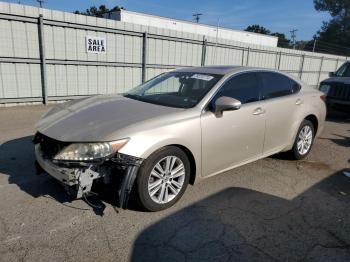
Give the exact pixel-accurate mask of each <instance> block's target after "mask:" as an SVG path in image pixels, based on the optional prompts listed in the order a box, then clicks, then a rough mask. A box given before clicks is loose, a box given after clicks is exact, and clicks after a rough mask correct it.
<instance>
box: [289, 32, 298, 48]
mask: <svg viewBox="0 0 350 262" xmlns="http://www.w3.org/2000/svg"><path fill="white" fill-rule="evenodd" d="M297 31H298V29H292V30H290V35H291V38H292V42H293V49H295V44H296V37H297V34H296V32H297Z"/></svg>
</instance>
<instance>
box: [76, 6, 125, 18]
mask: <svg viewBox="0 0 350 262" xmlns="http://www.w3.org/2000/svg"><path fill="white" fill-rule="evenodd" d="M121 9H124V7H119V6H115V7H113V8H112V9H108V8H107V7H106V6H105V5H100V7H99V8H97V7H96V6H91V7H90V8H89V9H86V11H85V12H80V11H78V10H77V11H75V12H74V14H78V15H88V16H96V17H103V14H105V13H109V12H113V11H120V10H121Z"/></svg>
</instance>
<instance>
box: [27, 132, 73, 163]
mask: <svg viewBox="0 0 350 262" xmlns="http://www.w3.org/2000/svg"><path fill="white" fill-rule="evenodd" d="M33 142H34V144H40V149H41V152H42V153H43V155H44V157H45V158H49V159H52V158H53V157H54V156H55V155H56V154H57V153H58V152H59V151H60V150H61V149H62V148H64V147H65V146H67V145H69V143H67V142H61V141H58V140H55V139H53V138H50V137H48V136H45V135H43V134H41V133H36V135H35V136H34V139H33Z"/></svg>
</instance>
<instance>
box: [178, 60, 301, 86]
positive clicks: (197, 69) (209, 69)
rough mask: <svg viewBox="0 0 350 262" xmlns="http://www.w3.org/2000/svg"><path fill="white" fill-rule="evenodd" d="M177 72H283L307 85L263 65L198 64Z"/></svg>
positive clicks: (225, 73)
mask: <svg viewBox="0 0 350 262" xmlns="http://www.w3.org/2000/svg"><path fill="white" fill-rule="evenodd" d="M174 71H175V72H193V73H202V74H217V75H231V74H234V73H239V72H249V71H263V72H275V73H279V74H283V75H285V76H288V77H289V78H291V79H293V80H294V81H296V82H298V83H299V84H301V85H303V86H304V85H306V84H305V83H304V82H303V81H302V80H301V79H299V78H297V77H295V76H293V75H291V74H288V73H286V72H283V71H280V70H276V69H270V68H261V67H248V66H230V65H227V66H226V65H220V66H197V67H184V68H178V69H175V70H174Z"/></svg>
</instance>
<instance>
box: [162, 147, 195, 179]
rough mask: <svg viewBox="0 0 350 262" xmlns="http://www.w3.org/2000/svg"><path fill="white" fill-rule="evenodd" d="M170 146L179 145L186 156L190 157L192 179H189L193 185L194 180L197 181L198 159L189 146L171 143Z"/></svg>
mask: <svg viewBox="0 0 350 262" xmlns="http://www.w3.org/2000/svg"><path fill="white" fill-rule="evenodd" d="M168 146H175V147H178V148H180V149H181V150H182V151H184V152H185V154H186V156H187V157H188V160H189V161H190V181H189V183H190V184H191V185H194V182H195V181H196V174H197V165H196V159H195V158H194V155H193V154H192V152H191V150H189V149H188V148H187V147H185V146H183V145H180V144H171V145H168Z"/></svg>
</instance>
